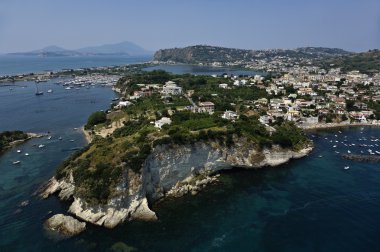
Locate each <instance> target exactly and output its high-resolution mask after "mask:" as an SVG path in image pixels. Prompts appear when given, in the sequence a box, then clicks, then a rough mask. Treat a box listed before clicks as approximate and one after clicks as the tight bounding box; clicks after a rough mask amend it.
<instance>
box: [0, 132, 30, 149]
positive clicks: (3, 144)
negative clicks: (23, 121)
mask: <svg viewBox="0 0 380 252" xmlns="http://www.w3.org/2000/svg"><path fill="white" fill-rule="evenodd" d="M26 139H28V135H27V134H26V133H24V132H22V131H19V130H16V131H4V132H1V133H0V152H2V151H4V150H5V149H7V148H9V146H10V144H11V143H12V142H15V141H19V140H26Z"/></svg>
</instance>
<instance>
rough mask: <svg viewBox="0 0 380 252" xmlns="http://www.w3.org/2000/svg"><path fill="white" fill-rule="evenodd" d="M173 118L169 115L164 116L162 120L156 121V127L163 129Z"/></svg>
mask: <svg viewBox="0 0 380 252" xmlns="http://www.w3.org/2000/svg"><path fill="white" fill-rule="evenodd" d="M171 123H172V120H171V119H170V118H169V117H162V118H161V119H160V120H158V121H155V122H154V127H156V128H159V129H161V128H162V126H164V125H165V124H171Z"/></svg>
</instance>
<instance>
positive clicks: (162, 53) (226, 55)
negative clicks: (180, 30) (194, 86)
mask: <svg viewBox="0 0 380 252" xmlns="http://www.w3.org/2000/svg"><path fill="white" fill-rule="evenodd" d="M350 54H351V53H350V52H347V51H344V50H342V49H338V48H324V47H302V48H296V49H271V50H246V49H234V48H225V47H217V46H207V45H196V46H189V47H185V48H172V49H161V50H158V51H157V52H156V53H155V54H154V60H158V61H173V62H178V63H189V64H194V63H212V62H223V63H226V62H237V61H245V62H247V61H251V60H255V59H263V58H267V59H268V58H274V57H289V58H293V59H299V58H303V59H305V58H306V59H318V58H325V57H336V56H344V55H350Z"/></svg>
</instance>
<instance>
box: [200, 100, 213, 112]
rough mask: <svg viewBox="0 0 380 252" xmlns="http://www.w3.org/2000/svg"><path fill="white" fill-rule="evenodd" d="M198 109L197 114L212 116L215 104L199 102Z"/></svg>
mask: <svg viewBox="0 0 380 252" xmlns="http://www.w3.org/2000/svg"><path fill="white" fill-rule="evenodd" d="M198 107H199V108H198V112H200V113H209V114H212V113H214V109H215V104H214V103H212V102H209V101H206V102H199V104H198Z"/></svg>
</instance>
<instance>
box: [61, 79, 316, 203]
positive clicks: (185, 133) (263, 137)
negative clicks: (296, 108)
mask: <svg viewBox="0 0 380 252" xmlns="http://www.w3.org/2000/svg"><path fill="white" fill-rule="evenodd" d="M168 79H170V80H174V81H175V82H176V83H178V85H180V86H181V87H182V88H184V89H186V90H189V89H191V90H195V91H196V94H198V96H196V97H193V100H194V101H196V102H198V101H204V100H211V101H213V102H214V103H215V112H214V113H213V114H208V113H194V112H191V111H189V110H186V109H184V107H185V106H187V105H191V103H190V102H189V101H188V99H187V98H186V97H183V96H172V97H171V98H170V99H169V100H168V99H167V98H165V99H162V98H161V97H160V95H159V94H157V93H156V94H152V95H151V96H148V97H144V98H143V99H138V100H137V101H135V102H134V103H133V105H131V106H128V107H124V108H122V109H121V112H120V113H122V114H123V115H124V116H125V119H126V120H125V121H124V122H123V126H122V127H120V128H118V129H116V130H115V131H114V132H113V133H112V134H111V135H109V136H107V137H106V138H102V137H95V139H94V140H93V141H92V143H91V144H90V145H88V146H87V147H86V148H84V149H83V150H81V151H79V152H77V153H75V154H74V155H73V156H72V157H71V158H69V159H68V160H66V161H65V162H64V163H63V164H62V165H61V167H60V168H59V169H58V170H57V174H56V178H57V179H61V178H63V177H68V176H69V174H70V173H71V172H72V174H73V178H74V182H75V192H74V195H75V196H79V197H81V198H83V199H84V200H86V202H89V203H92V204H96V203H106V202H107V200H108V199H110V198H112V197H113V196H115V195H117V193H118V192H119V191H120V190H118V189H117V188H121V187H123V184H122V180H123V177H124V175H125V174H127V173H129V172H133V173H137V174H138V173H140V172H141V168H142V167H143V164H144V162H145V160H146V159H147V157H148V156H149V154H150V153H151V152H152V150H153V149H154V148H155V146H157V145H165V144H166V145H171V146H174V145H183V144H193V143H195V142H206V143H207V142H214V143H218V144H219V145H220V146H225V147H227V148H228V147H233V145H234V144H235V142H234V141H235V140H236V139H241V138H245V139H248V141H249V142H251V143H252V144H253V145H254V146H256V148H257V149H262V148H269V147H271V146H272V145H273V144H276V145H280V146H282V147H284V148H289V149H294V150H299V149H302V148H304V147H306V146H307V145H308V144H309V140H308V139H307V137H306V136H305V135H304V134H303V132H302V131H301V130H299V129H298V128H297V127H296V126H295V125H294V124H293V123H291V122H282V123H278V125H275V126H273V127H274V130H275V133H273V134H272V133H271V132H270V131H268V130H267V128H266V126H264V125H263V124H261V123H260V122H259V121H258V117H259V115H258V114H255V113H250V112H249V111H247V108H246V107H244V106H243V102H244V101H245V100H246V99H258V98H262V97H267V94H266V93H265V91H264V92H263V91H262V90H259V89H257V88H254V87H250V88H249V89H246V88H241V89H240V88H239V89H236V90H234V89H232V90H228V92H227V91H226V90H223V89H220V88H217V85H218V83H221V81H227V80H225V79H224V78H215V77H206V76H204V77H203V76H202V77H199V76H192V75H171V74H168V73H165V72H162V71H155V72H147V73H142V74H138V75H135V76H127V77H125V78H122V79H121V80H120V81H119V83H118V88H120V89H121V90H123V91H124V92H125V93H126V94H132V93H133V92H134V91H136V90H138V89H137V87H138V86H137V84H139V83H145V84H156V83H157V82H161V83H162V82H164V81H166V80H168ZM231 103H236V104H237V107H240V111H239V113H240V117H239V118H238V119H236V120H234V121H231V120H226V119H223V118H222V117H221V115H222V113H223V112H224V111H225V110H226V109H228V108H229V106H231V105H230V104H231ZM162 116H170V118H171V121H172V123H171V124H170V125H168V124H167V125H164V126H162V128H161V129H158V128H156V127H154V123H153V122H154V121H155V120H158V119H160V118H161V117H162ZM93 117H96V118H97V117H98V116H94V115H92V116H90V118H89V122H90V121H91V122H93V121H94V120H93V119H94V118H93ZM90 119H91V120H90ZM102 119H104V118H102ZM107 120H110V118H109V116H108V117H107ZM95 121H97V120H95ZM89 125H94V123H89Z"/></svg>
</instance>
